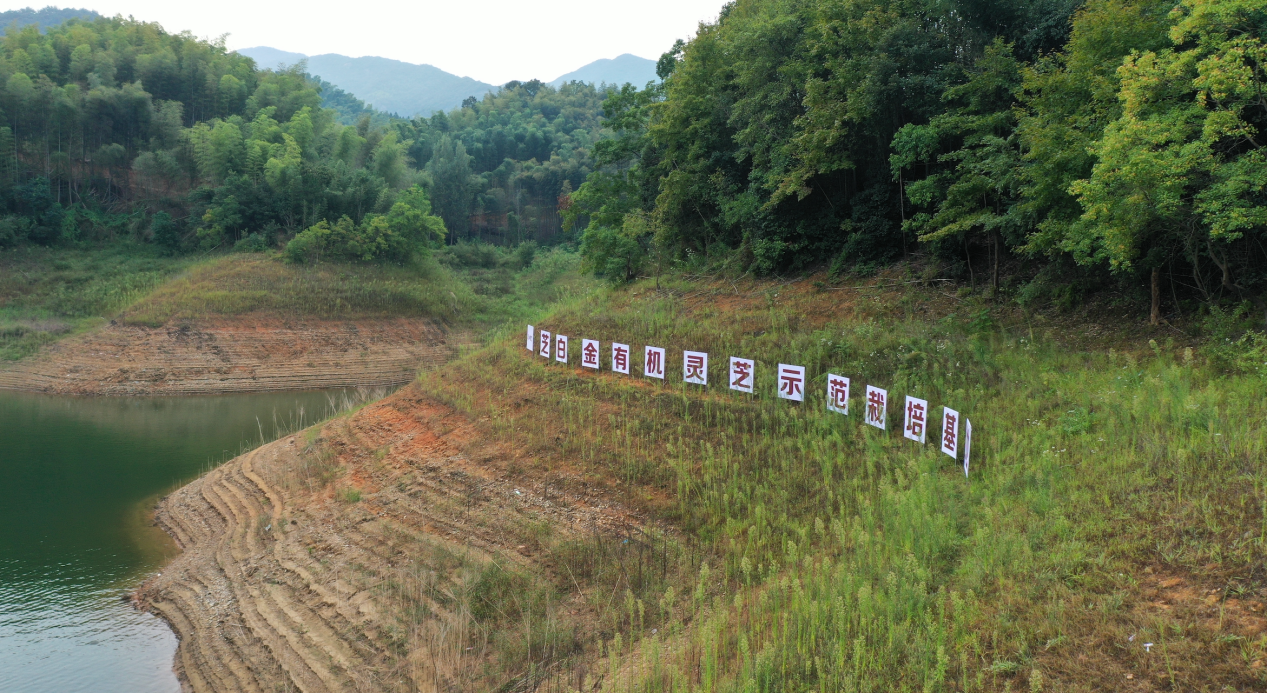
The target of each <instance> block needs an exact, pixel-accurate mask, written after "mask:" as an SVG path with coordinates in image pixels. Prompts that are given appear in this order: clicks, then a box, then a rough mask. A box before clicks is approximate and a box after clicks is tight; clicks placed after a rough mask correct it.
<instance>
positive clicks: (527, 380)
mask: <svg viewBox="0 0 1267 693" xmlns="http://www.w3.org/2000/svg"><path fill="white" fill-rule="evenodd" d="M857 283H858V284H862V283H863V282H857ZM866 283H867V284H869V285H871V286H872V287H874V288H868V289H862V288H854V287H852V286H842V287H829V286H826V285H825V284H823V283H821V282H818V283H814V282H810V281H802V282H791V283H772V282H750V281H744V282H740V283H732V282H729V281H726V282H710V281H698V282H686V281H676V282H669V281H666V282H664V283H663V285H662V287H661V288H660V289H657V288H656V287H655V286H654V285H653V284H651V283H650V282H645V281H644V282H640V283H636V284H634V285H632V286H630V287H628V288H626V289H620V290H604V291H601V292H599V293H596V294H593V295H591V296H589V297H587V298H585V299H584V300H573V301H570V302H565V304H564V305H563V307H561V308H559V309H558V310H556V311H554V312H553V313H552V314H550V315H549V317H548V318H546V319H543V320H541V321H540V322H539V324H540V325H541V327H542V328H544V329H548V330H552V331H558V332H562V333H564V334H568V335H571V336H572V337H573V338H580V337H589V338H596V339H601V340H603V342H604V345H606V343H607V342H609V341H612V340H618V341H624V342H627V343H630V344H632V345H634V348H635V351H636V352H638V351H640V348H639V345H641V344H653V345H660V346H664V347H668V348H669V356H668V363H669V364H670V368H669V377H668V379H667V380H666V381H664V382H660V381H654V380H651V379H648V378H644V377H640V376H621V375H615V374H612V373H610V372H608V371H607V370H604V371H603V372H601V373H593V372H589V371H582V369H580V368H579V367H577V364H576V359H577V355H576V353H575V352H576V351H577V350H576V349H574V350H573V352H574V353H573V356H572V359H573V362H572V363H570V364H569V365H567V366H564V365H561V364H557V363H553V362H547V361H546V360H545V359H541V358H539V357H536V356H533V355H532V354H530V353H529V352H528V351H526V350H525V349H524V344H523V339H524V338H523V334H522V332H521V330H520V328H519V326H518V325H516V326H515V328H514V329H513V330H509V329H508V330H507V331H506V332H505V333H504V335H503V336H502V337H501V338H499V339H496V340H494V342H493V343H492V344H491V345H490V346H488V347H487V348H486V349H484V350H482V351H479V352H477V353H474V354H472V355H469V356H467V357H465V358H464V359H462V360H460V361H458V362H457V363H456V364H455V365H454V366H453V367H451V368H448V369H445V370H444V371H436V372H431V373H428V374H424V375H423V376H422V379H421V381H420V385H421V389H422V391H423V392H424V393H426V394H427V395H428V396H429V397H432V398H435V399H437V400H439V401H441V402H444V403H447V404H449V405H451V406H453V407H455V408H457V409H458V410H459V411H461V412H465V413H466V414H467V415H468V417H469V419H470V420H471V421H473V422H475V423H474V424H473V425H474V426H475V427H476V429H477V430H478V432H479V435H477V436H475V438H476V441H477V442H478V443H479V444H481V445H486V444H487V441H496V442H497V443H498V444H499V448H500V449H504V450H510V451H515V452H514V453H512V457H513V458H512V459H508V460H505V461H504V463H503V465H504V467H505V469H506V473H507V474H508V475H510V478H511V479H515V478H520V479H522V480H523V481H522V483H534V484H537V485H538V486H540V485H542V484H544V486H545V488H547V489H549V488H554V489H558V490H559V492H560V493H562V494H564V496H567V495H568V494H581V495H590V496H594V495H600V496H601V495H602V494H604V493H606V494H610V495H611V496H612V497H613V498H618V499H619V500H620V502H622V503H624V504H626V505H633V506H635V507H636V508H638V509H640V510H641V512H644V513H645V514H646V516H647V518H649V519H650V520H651V521H652V522H653V523H655V524H656V525H658V526H659V528H660V530H659V531H654V532H651V533H649V534H635V535H631V536H630V537H629V538H628V539H626V540H625V541H624V542H623V543H622V542H616V543H614V544H613V543H612V542H610V541H607V540H604V539H603V538H602V537H599V536H597V535H596V536H595V537H594V538H593V540H592V541H589V542H581V543H579V544H578V543H577V542H575V541H566V542H565V541H558V540H553V539H551V532H550V529H549V527H548V526H543V527H541V528H539V532H538V534H539V538H538V540H539V542H540V544H541V545H542V546H543V547H545V550H546V551H548V552H550V554H551V556H550V560H549V561H548V566H549V568H548V569H547V570H545V571H543V572H541V573H540V574H533V575H521V574H518V573H515V574H512V575H510V576H509V577H507V576H501V577H498V576H493V577H498V579H497V580H495V581H493V582H489V580H491V578H489V580H483V578H481V580H483V581H482V582H480V583H479V584H476V585H474V586H472V587H471V588H470V590H469V591H467V592H455V594H457V598H459V599H468V600H470V608H471V609H472V611H471V613H473V614H475V616H473V617H472V618H473V620H474V623H475V627H474V628H473V630H472V634H471V636H470V637H472V638H474V639H476V640H478V641H479V642H481V643H490V642H491V643H502V644H503V646H502V650H501V652H502V655H501V656H500V658H499V660H498V661H499V663H500V666H501V667H502V669H501V671H502V678H503V680H509V681H510V683H507V686H511V685H521V686H522V685H529V684H532V685H545V688H544V690H555V689H556V688H557V689H559V690H565V689H566V690H572V689H573V688H572V687H573V686H575V685H578V684H576V683H575V682H578V681H589V683H586V684H585V685H586V686H587V688H586V690H588V686H589V685H591V684H595V683H597V682H599V681H601V682H602V688H603V689H604V690H621V691H625V690H637V691H688V690H689V691H739V690H744V691H809V690H833V691H891V690H925V691H950V690H957V691H969V690H972V691H977V690H989V691H1005V690H1031V691H1039V690H1139V691H1145V690H1161V689H1170V690H1229V691H1230V690H1238V691H1248V690H1261V688H1262V687H1263V686H1264V685H1267V669H1265V668H1264V663H1265V662H1267V654H1265V653H1264V648H1265V647H1267V635H1265V634H1267V619H1264V611H1263V609H1264V607H1263V601H1264V597H1265V596H1267V592H1265V588H1267V583H1265V580H1267V574H1264V572H1263V570H1262V566H1263V565H1264V557H1265V556H1264V549H1265V543H1264V542H1265V541H1267V463H1265V462H1264V460H1267V431H1265V430H1264V420H1265V417H1264V415H1265V414H1267V411H1265V410H1267V404H1265V403H1264V401H1263V398H1262V396H1261V393H1262V388H1263V386H1264V384H1265V381H1264V380H1263V376H1262V375H1261V373H1254V372H1252V370H1251V369H1252V367H1253V366H1254V364H1255V363H1257V362H1258V361H1263V360H1267V357H1264V354H1263V353H1261V352H1262V349H1263V347H1262V341H1261V340H1259V341H1258V342H1257V344H1258V347H1257V349H1258V351H1254V346H1253V342H1252V340H1247V341H1246V340H1243V341H1241V342H1240V344H1239V346H1237V345H1236V344H1234V343H1232V342H1222V343H1214V342H1209V343H1202V342H1198V341H1190V340H1189V339H1188V338H1186V337H1185V338H1182V339H1180V340H1179V341H1175V340H1174V339H1171V338H1170V337H1168V336H1167V335H1166V334H1165V333H1161V332H1157V333H1150V332H1145V331H1138V330H1134V328H1128V329H1125V330H1124V329H1122V325H1123V324H1129V323H1124V322H1121V321H1119V320H1118V318H1117V317H1116V316H1114V315H1111V314H1108V313H1101V314H1099V315H1092V316H1091V317H1090V318H1087V319H1084V320H1071V319H1069V318H1060V317H1059V316H1044V315H1030V316H1025V315H1024V314H1022V313H1019V312H1016V311H1013V310H1012V309H1010V308H999V307H994V306H992V305H990V304H989V303H979V302H978V301H977V299H975V298H974V297H973V296H972V295H971V294H970V293H969V292H967V291H964V292H962V293H960V294H947V293H944V291H945V289H944V288H941V289H938V288H924V287H921V286H920V283H919V282H918V281H910V280H909V279H906V278H903V277H900V276H896V275H894V276H887V277H881V278H876V279H870V280H867V282H866ZM1097 333H1099V334H1103V335H1107V336H1106V337H1095V336H1094V335H1095V334H1097ZM1170 334H1171V335H1174V336H1176V337H1178V335H1177V334H1176V333H1175V332H1171V333H1170ZM578 344H579V342H578ZM682 349H698V350H704V351H707V352H709V353H710V354H711V355H712V359H713V360H712V372H711V374H710V382H713V383H719V382H724V380H723V377H724V376H723V375H722V373H723V371H722V368H723V366H722V365H721V364H722V363H723V361H724V359H725V357H727V356H730V355H743V356H747V357H750V358H755V359H757V361H758V373H759V375H760V376H761V378H762V380H761V381H759V390H758V392H757V394H756V395H755V396H747V395H741V394H738V393H734V392H731V391H728V390H726V389H725V387H724V386H719V385H716V384H714V385H712V386H710V387H708V388H701V387H697V386H685V385H683V384H681V383H680V382H677V381H679V380H680V378H681V371H680V358H681V357H680V351H681V350H682ZM1237 358H1240V360H1239V361H1237ZM780 362H782V363H793V364H801V365H804V366H806V367H807V368H808V371H809V376H810V378H811V382H810V385H809V388H808V392H809V393H810V396H809V397H807V401H806V402H805V403H804V404H802V405H797V404H792V403H789V402H786V401H782V400H778V399H776V398H775V396H774V392H773V380H774V379H773V376H772V373H773V371H774V368H775V365H776V364H777V363H780ZM1236 363H1240V364H1241V368H1242V370H1240V371H1238V370H1237V369H1236V366H1235V364H1236ZM1228 364H1232V365H1231V366H1229V365H1228ZM829 370H830V371H832V372H836V373H841V374H846V375H849V376H852V377H853V378H854V399H853V405H854V413H852V414H851V415H850V416H849V417H843V416H840V415H838V414H834V413H830V412H827V411H826V410H825V408H824V406H823V404H822V401H821V399H819V398H818V397H815V396H814V395H815V394H816V393H818V392H820V391H822V390H823V388H824V376H825V373H826V372H828V371H829ZM633 371H634V372H635V373H639V372H641V356H640V355H635V358H634V363H633ZM867 383H872V384H877V385H880V386H882V387H886V388H887V389H888V390H889V392H890V396H891V397H892V399H893V400H895V401H900V400H901V398H902V396H903V395H905V394H912V395H916V396H919V397H922V398H926V399H928V400H929V402H930V404H931V405H932V407H933V408H934V409H935V411H937V412H940V409H939V407H940V406H941V405H943V404H946V405H951V406H953V407H956V408H958V409H959V410H960V411H961V412H963V413H964V415H965V416H966V417H968V418H970V419H971V420H972V422H973V425H974V440H973V467H972V472H971V477H970V478H968V479H965V477H964V474H963V470H962V469H961V468H960V466H959V464H958V463H957V462H955V461H952V460H951V459H950V458H948V457H946V456H945V455H943V454H941V453H940V452H939V451H938V450H937V449H936V447H934V446H933V445H932V444H931V443H930V444H929V445H925V446H922V447H921V446H919V445H917V444H916V443H914V442H912V441H909V440H905V439H903V438H902V436H901V433H900V430H896V429H898V426H894V425H892V423H893V422H894V421H896V420H898V419H899V418H900V416H899V414H900V412H899V411H897V410H896V409H897V407H896V406H895V405H893V404H891V405H890V406H891V409H890V411H889V416H890V424H891V425H890V430H888V431H879V430H876V429H873V428H870V427H866V426H863V425H862V424H861V423H860V418H859V414H858V412H857V409H858V408H860V404H859V395H858V392H859V391H861V390H862V388H863V386H864V385H865V384H867ZM936 423H937V422H936V417H934V426H935V425H936ZM932 438H933V437H932V436H930V439H932ZM521 548H522V547H521ZM499 575H500V574H499ZM486 582H489V584H485V583H486ZM493 583H496V584H493ZM542 585H545V586H546V587H545V588H544V589H545V590H546V591H545V592H538V591H533V590H540V589H543V588H542V587H541V586H542ZM529 586H531V589H530V588H529ZM578 592H579V593H581V594H583V595H584V598H585V600H586V603H587V610H588V612H589V613H585V614H582V616H577V615H576V614H577V611H576V610H575V608H574V607H567V606H561V605H563V604H567V603H568V602H567V601H566V600H565V599H563V596H564V595H572V594H576V593H578ZM552 594H553V595H554V596H553V597H551V595H552ZM400 598H401V599H402V600H404V601H403V602H402V608H401V611H400V614H401V616H400V619H401V620H402V622H406V623H402V627H404V628H408V625H409V624H408V623H407V622H408V621H409V620H410V619H412V618H415V616H413V615H410V614H413V613H416V612H411V611H410V610H409V609H408V607H409V603H407V602H408V596H407V595H402V596H400ZM512 603H513V605H514V607H515V608H514V609H510V608H507V609H506V610H505V611H501V610H499V607H500V606H502V605H508V604H512ZM414 606H416V605H414ZM569 608H571V610H570V611H569ZM507 613H513V614H515V616H513V617H510V616H506V615H505V614H507ZM417 618H422V617H421V616H417ZM406 632H408V631H407V630H406ZM516 643H517V644H516ZM524 643H528V644H527V645H525V644H524ZM485 673H487V672H485ZM507 690H510V688H507Z"/></svg>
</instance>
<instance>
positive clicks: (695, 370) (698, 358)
mask: <svg viewBox="0 0 1267 693" xmlns="http://www.w3.org/2000/svg"><path fill="white" fill-rule="evenodd" d="M682 380H683V381H685V382H688V383H696V384H699V385H707V384H708V354H706V353H704V352H702V351H686V352H683V353H682Z"/></svg>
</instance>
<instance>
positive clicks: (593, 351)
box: [581, 339, 598, 368]
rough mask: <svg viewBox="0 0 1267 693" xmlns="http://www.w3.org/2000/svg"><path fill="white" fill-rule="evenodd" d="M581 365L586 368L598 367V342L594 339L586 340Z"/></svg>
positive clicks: (582, 349)
mask: <svg viewBox="0 0 1267 693" xmlns="http://www.w3.org/2000/svg"><path fill="white" fill-rule="evenodd" d="M581 365H582V366H585V367H586V368H598V342H596V341H594V340H592V339H586V340H584V345H583V346H582V347H581Z"/></svg>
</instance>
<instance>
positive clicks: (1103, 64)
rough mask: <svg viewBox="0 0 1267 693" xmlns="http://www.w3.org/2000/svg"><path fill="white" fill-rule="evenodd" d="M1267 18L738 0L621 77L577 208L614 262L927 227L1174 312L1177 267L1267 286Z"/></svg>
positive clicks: (881, 241) (747, 261)
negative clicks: (1114, 285)
mask: <svg viewBox="0 0 1267 693" xmlns="http://www.w3.org/2000/svg"><path fill="white" fill-rule="evenodd" d="M1264 28H1267V2H1263V1H1262V0H1186V1H1185V2H1182V3H1180V4H1179V5H1177V6H1176V5H1175V4H1174V3H1173V2H1170V1H1167V2H1162V1H1160V0H1088V1H1087V2H1086V3H1085V4H1082V3H1078V2H1074V1H1071V0H1029V1H1023V2H1016V1H1013V0H1009V1H1007V2H1002V1H993V0H971V1H969V0H956V1H953V2H932V1H930V0H860V1H859V0H851V1H849V2H843V1H841V0H736V1H735V2H732V3H730V4H728V5H726V6H725V8H724V9H723V11H722V12H721V15H720V17H719V19H718V21H717V22H715V23H713V24H706V25H701V28H700V30H699V32H698V34H697V35H696V36H695V37H694V38H693V39H692V40H691V41H689V42H686V43H682V44H679V45H677V46H674V48H673V49H672V50H671V51H669V52H668V53H666V54H665V56H664V57H663V58H662V59H661V61H660V63H659V70H660V73H661V76H662V77H663V78H664V84H663V86H652V87H649V88H648V89H646V90H643V91H635V90H632V89H626V90H624V91H621V92H619V93H615V94H612V95H611V96H609V98H608V100H607V102H606V104H605V109H606V111H605V115H606V121H605V123H606V124H607V125H608V126H609V128H610V131H611V133H612V137H611V138H610V139H609V140H607V141H604V142H601V143H599V144H598V145H597V146H596V147H595V149H594V151H595V160H596V164H597V166H598V170H597V171H596V172H595V173H594V174H593V175H591V176H590V177H589V178H588V179H587V181H586V183H585V184H584V185H582V186H581V188H580V190H578V191H577V193H576V194H575V195H573V196H572V202H573V205H572V207H571V209H570V210H569V217H570V218H571V219H572V220H574V221H577V222H580V221H582V220H585V221H587V222H588V223H587V224H586V225H585V228H584V230H583V238H584V241H585V247H586V253H587V257H588V258H589V260H590V263H591V266H592V267H593V268H594V269H595V270H597V271H599V272H600V273H604V274H609V275H612V276H615V277H626V276H633V275H635V274H636V273H637V272H638V264H639V263H640V262H645V261H646V259H647V258H649V257H650V256H651V253H652V252H657V253H660V254H661V255H667V256H669V257H675V258H690V257H700V256H714V255H717V254H718V253H719V252H725V251H728V250H737V251H738V252H737V253H735V254H734V257H736V258H738V260H739V261H740V262H741V263H742V264H743V266H744V267H745V268H750V269H754V270H756V271H758V272H776V271H788V270H797V269H800V268H807V267H812V266H816V265H820V264H823V263H824V262H825V260H827V259H830V258H834V260H833V261H832V262H831V266H832V267H833V268H834V269H837V270H839V269H845V268H849V267H873V266H874V263H876V262H883V261H886V260H888V259H890V258H894V257H897V256H898V255H901V254H904V253H909V252H911V251H912V250H914V249H916V248H921V247H922V248H924V249H926V250H927V251H928V252H931V253H933V255H934V256H935V257H939V258H942V260H943V261H944V263H945V264H946V265H947V268H948V270H947V271H958V272H961V273H962V274H963V275H965V276H967V277H972V278H973V279H974V281H975V280H976V277H977V276H980V275H981V274H983V272H982V270H987V271H988V276H989V277H990V283H991V284H992V285H993V286H994V288H995V289H996V290H997V289H998V282H999V270H998V267H999V264H1000V263H1001V262H1008V261H1009V260H1015V262H1013V263H1012V264H1013V265H1017V264H1019V263H1021V262H1023V263H1024V264H1025V265H1026V266H1028V267H1029V270H1028V271H1029V272H1030V273H1031V274H1032V273H1033V272H1035V271H1037V270H1038V269H1041V268H1043V267H1048V268H1052V269H1051V271H1045V272H1039V274H1040V279H1042V280H1043V281H1039V282H1031V288H1030V289H1029V291H1030V293H1029V295H1028V296H1029V297H1031V298H1032V297H1033V295H1034V293H1035V292H1041V291H1042V290H1044V289H1043V288H1042V287H1043V286H1048V287H1050V285H1051V283H1052V282H1051V281H1048V280H1051V279H1052V278H1053V277H1055V278H1056V281H1057V283H1058V282H1059V281H1065V282H1076V283H1078V284H1079V285H1085V284H1086V282H1085V279H1086V278H1087V277H1089V276H1101V277H1104V278H1106V279H1111V278H1113V277H1114V276H1116V277H1117V278H1118V279H1129V278H1131V277H1136V276H1142V277H1145V278H1149V277H1151V284H1152V287H1153V295H1154V308H1155V310H1156V307H1157V302H1158V298H1157V293H1158V286H1159V283H1160V281H1159V277H1160V275H1161V272H1162V270H1163V269H1164V271H1165V275H1166V277H1168V278H1170V280H1171V282H1172V288H1176V287H1177V291H1178V292H1185V293H1187V294H1189V295H1192V292H1196V295H1198V296H1200V297H1201V298H1203V299H1206V300H1209V299H1213V298H1217V297H1218V296H1219V295H1223V296H1230V297H1232V298H1237V299H1253V300H1259V301H1261V296H1262V292H1263V287H1264V284H1265V283H1267V271H1265V268H1267V250H1265V249H1264V240H1265V239H1264V222H1265V221H1267V218H1265V217H1264V216H1263V214H1264V207H1263V205H1264V203H1267V198H1265V197H1264V195H1263V186H1264V183H1267V179H1264V174H1263V171H1264V167H1263V166H1262V162H1261V160H1260V157H1261V156H1262V153H1261V148H1260V144H1259V140H1260V139H1261V135H1260V134H1259V131H1260V128H1261V127H1262V126H1263V124H1264V123H1263V119H1264V117H1267V111H1264V106H1265V105H1267V104H1265V103H1264V102H1263V101H1262V98H1261V89H1262V86H1263V80H1264V77H1267V75H1265V74H1264V71H1263V67H1262V60H1263V57H1264V55H1267V53H1264V48H1263V45H1264V44H1263V31H1264ZM622 249H623V250H622ZM639 258H641V259H639ZM1079 267H1081V268H1083V269H1079ZM1145 283H1148V282H1147V281H1145ZM1022 298H1026V296H1025V295H1023V296H1022ZM1155 317H1156V315H1155Z"/></svg>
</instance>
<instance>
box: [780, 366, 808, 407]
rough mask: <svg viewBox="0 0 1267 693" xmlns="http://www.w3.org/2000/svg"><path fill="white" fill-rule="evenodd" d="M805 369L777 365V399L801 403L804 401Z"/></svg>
mask: <svg viewBox="0 0 1267 693" xmlns="http://www.w3.org/2000/svg"><path fill="white" fill-rule="evenodd" d="M804 384H805V368H804V367H803V366H789V365H787V364H783V363H780V364H779V397H781V398H782V399H791V400H795V401H797V402H801V401H803V400H804V399H805V389H804V387H803V385H804Z"/></svg>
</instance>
